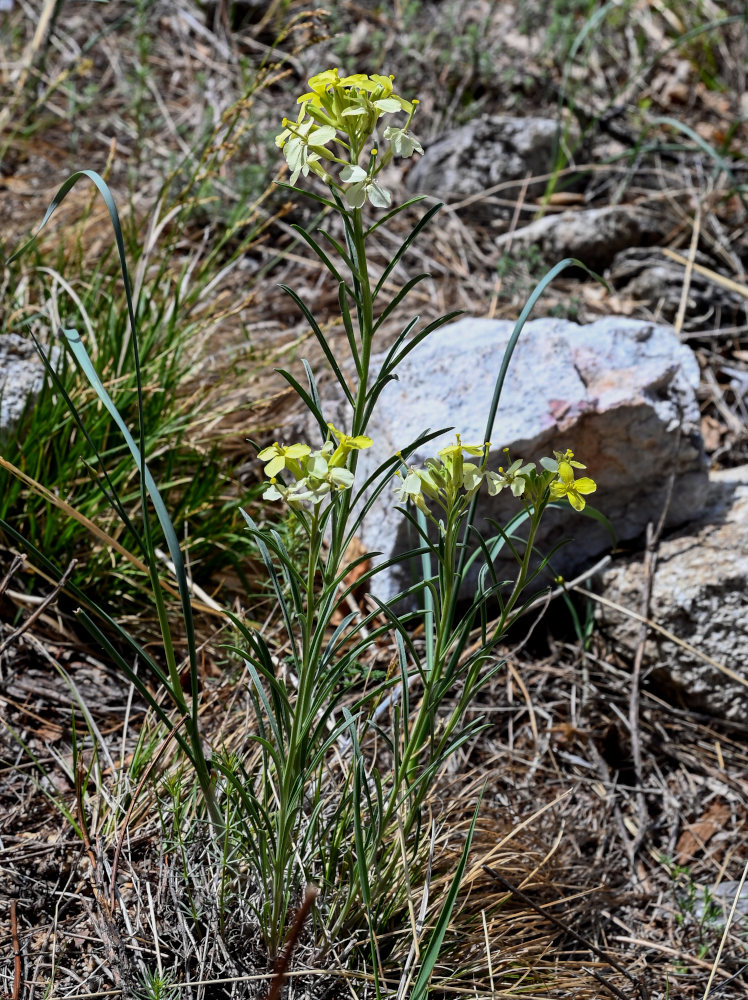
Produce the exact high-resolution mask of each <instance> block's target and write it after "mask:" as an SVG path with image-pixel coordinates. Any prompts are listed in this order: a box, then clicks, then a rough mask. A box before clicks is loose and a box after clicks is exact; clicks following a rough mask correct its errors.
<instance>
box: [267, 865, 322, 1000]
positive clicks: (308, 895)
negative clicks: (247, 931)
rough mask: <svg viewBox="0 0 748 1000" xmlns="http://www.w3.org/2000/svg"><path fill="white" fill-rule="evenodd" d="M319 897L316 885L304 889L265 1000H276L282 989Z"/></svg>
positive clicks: (276, 962)
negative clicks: (302, 897) (302, 898)
mask: <svg viewBox="0 0 748 1000" xmlns="http://www.w3.org/2000/svg"><path fill="white" fill-rule="evenodd" d="M318 895H319V889H318V888H317V887H316V885H308V886H307V887H306V892H305V893H304V901H303V902H302V904H301V906H300V907H299V908H298V910H297V911H296V914H295V916H294V918H293V923H292V924H291V930H290V931H289V932H288V937H287V939H286V944H285V946H284V947H283V950H282V951H281V953H280V955H278V958H277V959H276V960H275V968H274V970H273V973H274V975H273V978H272V980H271V981H270V990H269V992H268V996H267V1000H278V998H279V997H280V994H281V990H282V989H283V983H284V982H285V979H286V973H287V972H288V967H289V965H290V964H291V958H292V957H293V953H294V949H295V948H296V945H297V943H298V940H299V935H300V934H301V932H302V930H303V929H304V924H305V923H306V920H307V917H308V916H309V913H310V911H311V909H312V906H314V901H315V899H316V898H317V896H318Z"/></svg>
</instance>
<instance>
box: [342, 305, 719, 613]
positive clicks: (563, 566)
mask: <svg viewBox="0 0 748 1000" xmlns="http://www.w3.org/2000/svg"><path fill="white" fill-rule="evenodd" d="M512 329H513V325H512V324H511V323H509V322H506V321H498V320H487V319H474V318H465V319H462V320H460V321H459V322H457V323H451V324H449V325H448V326H445V327H443V328H442V329H440V330H438V331H436V332H435V333H434V334H432V335H431V336H430V337H429V338H428V339H427V340H426V341H424V343H423V344H421V345H419V346H418V348H416V349H415V350H414V351H413V353H412V354H411V355H410V356H409V357H408V358H407V359H406V361H405V362H404V363H403V364H402V365H401V367H400V368H399V369H398V371H399V381H397V382H393V383H391V384H390V385H388V386H387V387H386V388H385V390H384V392H383V393H382V396H381V399H380V403H379V405H378V407H377V410H376V412H375V416H374V419H373V422H372V423H371V424H370V425H369V430H368V433H369V434H370V435H371V437H372V438H373V440H374V442H375V445H374V447H373V448H371V449H368V450H367V451H364V452H362V453H361V457H360V462H359V473H358V475H359V476H360V477H362V478H361V479H360V481H362V482H363V481H364V479H365V477H366V476H367V475H368V474H369V473H371V472H372V471H373V470H374V469H375V468H376V467H377V466H378V465H379V464H380V462H382V461H384V460H385V459H386V458H387V457H388V456H390V455H392V454H394V453H395V452H397V451H399V450H400V449H402V448H403V447H406V446H407V445H408V444H409V443H410V442H412V441H413V440H414V439H415V438H416V437H417V436H418V435H419V433H421V432H422V431H424V430H426V429H427V428H429V427H431V428H434V429H437V428H442V427H454V428H455V430H457V431H459V432H460V433H461V435H462V440H463V441H464V442H465V443H480V442H482V441H483V440H484V431H485V423H486V417H487V413H488V408H489V404H490V401H491V397H492V394H493V386H494V381H495V379H496V375H497V373H498V370H499V366H500V363H501V359H502V355H503V352H504V347H505V345H506V344H507V342H508V340H509V337H510V336H511V333H512ZM698 379H699V371H698V364H697V362H696V358H695V356H694V355H693V353H692V352H691V350H690V349H689V348H688V347H686V346H685V345H683V344H681V343H680V341H679V339H678V337H677V336H676V335H675V333H674V331H673V330H672V329H671V328H668V327H663V326H656V325H654V324H651V323H644V322H640V321H636V320H630V319H621V318H619V317H608V318H605V319H601V320H598V321H597V322H595V323H592V324H589V325H587V326H579V325H577V324H576V323H571V322H568V321H565V320H558V319H539V320H535V321H533V322H530V323H528V324H527V325H526V326H525V329H524V330H523V332H522V335H521V337H520V339H519V343H518V345H517V349H516V351H515V354H514V357H513V359H512V363H511V365H510V368H509V373H508V376H507V379H506V383H505V386H504V392H503V395H502V400H501V404H500V406H499V411H498V415H497V419H496V422H495V425H494V430H493V433H492V434H491V442H492V447H491V457H490V464H491V465H492V466H493V467H496V466H497V465H499V464H500V463H501V462H502V461H504V457H503V455H502V449H503V448H504V447H505V446H507V447H509V448H510V450H511V455H512V457H513V458H519V457H522V458H524V459H526V460H537V459H538V458H540V457H542V456H543V455H549V454H551V452H552V451H553V450H554V449H556V450H561V451H563V450H565V449H566V448H568V447H571V448H572V449H573V450H574V452H575V453H576V455H577V456H578V457H579V458H580V460H582V461H584V462H585V463H586V465H587V466H588V474H589V475H591V476H592V477H593V478H594V479H595V480H596V481H597V483H598V492H597V493H596V494H595V496H594V498H593V499H594V504H595V506H596V507H598V508H599V509H600V510H601V511H603V512H604V513H605V514H606V515H607V517H608V518H609V519H610V520H611V522H612V523H613V525H614V527H615V530H616V533H617V536H618V538H619V539H620V540H625V539H635V538H637V537H638V536H640V535H642V533H643V532H644V530H645V528H646V525H647V523H648V522H649V521H650V520H653V519H654V520H656V519H657V518H658V517H659V515H660V512H661V510H662V505H663V503H664V498H665V493H666V484H667V479H668V476H669V474H670V472H671V471H673V472H674V475H675V483H676V486H675V491H674V497H673V502H672V505H671V508H670V517H669V523H670V524H671V525H679V524H683V523H684V522H686V521H688V520H690V519H693V518H694V517H695V516H697V515H698V514H699V513H700V512H701V510H702V508H703V504H704V494H705V490H706V485H707V474H706V468H705V463H704V455H703V447H702V441H701V436H700V433H699V410H698V406H697V402H696V395H695V390H696V386H697V385H698ZM327 414H329V417H328V419H333V420H334V422H335V423H336V426H348V424H349V417H348V413H347V410H346V407H345V406H343V405H341V404H340V401H337V403H333V404H328V405H327V407H326V415H327ZM338 421H340V423H338ZM679 427H680V428H681V434H680V441H679V446H678V450H677V452H676V443H677V442H678V433H677V432H678V428H679ZM450 439H453V434H451V433H450V434H446V435H444V436H443V437H442V438H440V439H438V440H437V441H436V442H433V443H432V444H429V445H427V446H426V448H425V450H423V451H422V452H420V453H417V454H416V455H415V456H414V458H413V462H414V463H415V464H418V463H420V462H422V461H423V459H425V458H426V457H428V456H429V455H432V454H434V453H435V452H436V450H437V449H438V448H439V447H442V446H443V445H444V444H445V443H447V442H448V441H449V440H450ZM507 493H508V491H505V492H504V493H502V494H501V495H500V496H499V497H495V498H489V497H488V496H487V495H486V496H485V497H483V496H481V499H480V506H479V524H481V525H482V526H483V527H484V529H485V530H486V531H490V532H491V533H493V529H490V528H489V527H488V526H487V519H488V518H496V519H498V520H499V521H500V522H501V523H505V522H506V520H508V518H509V517H511V516H512V514H513V513H516V512H517V509H518V507H517V501H516V500H514V498H512V497H511V496H507ZM568 535H572V536H574V539H575V541H574V543H573V544H572V545H569V546H567V547H565V548H564V549H562V550H561V551H560V552H559V553H558V554H557V556H556V557H554V563H553V568H554V570H555V571H556V572H560V573H562V574H563V575H565V576H567V577H569V576H571V575H572V574H573V573H575V572H576V571H577V570H579V569H580V567H582V566H584V565H586V564H588V563H589V562H590V561H591V560H592V559H594V558H595V557H597V556H599V555H600V554H601V553H602V552H604V551H606V550H607V549H609V548H610V537H609V535H608V534H607V533H606V531H605V530H604V529H603V528H602V527H601V526H600V525H599V524H597V523H596V522H593V521H591V520H589V519H587V518H585V517H582V516H580V515H579V514H576V513H574V512H573V511H571V510H570V509H569V511H568V513H563V514H562V513H561V512H556V511H551V512H549V514H548V516H547V518H546V520H545V521H544V528H543V531H542V534H541V537H540V538H539V545H540V547H541V548H542V549H543V550H545V551H547V550H548V549H550V547H551V546H552V545H554V544H555V542H557V541H558V540H559V539H560V538H563V537H567V536H568ZM361 540H362V541H363V543H364V545H365V546H366V547H367V548H369V549H372V550H376V551H380V552H382V556H381V558H382V559H386V558H389V557H391V556H392V555H394V554H395V553H397V552H402V551H404V550H405V549H407V548H408V547H409V543H410V530H409V525H408V522H407V521H406V520H405V519H404V518H403V517H402V515H401V514H400V513H399V512H398V511H397V510H395V509H394V500H393V498H392V494H391V493H389V491H387V493H386V495H385V496H384V497H382V498H380V500H379V501H378V502H377V503H376V504H375V505H374V506H373V507H372V509H371V511H370V512H369V514H368V515H367V518H366V520H365V522H364V525H363V529H362V532H361ZM498 571H499V573H500V575H502V576H513V575H514V565H513V564H512V563H510V562H506V563H499V564H498ZM406 583H407V576H406V575H404V571H403V572H396V571H394V570H388V571H386V572H383V573H382V574H380V575H378V576H377V577H376V578H375V581H374V583H373V590H374V592H375V593H376V594H377V596H379V597H381V598H384V599H387V598H390V597H391V596H392V595H393V594H394V593H397V592H398V591H399V590H400V589H401V588H402V586H403V585H404V584H406Z"/></svg>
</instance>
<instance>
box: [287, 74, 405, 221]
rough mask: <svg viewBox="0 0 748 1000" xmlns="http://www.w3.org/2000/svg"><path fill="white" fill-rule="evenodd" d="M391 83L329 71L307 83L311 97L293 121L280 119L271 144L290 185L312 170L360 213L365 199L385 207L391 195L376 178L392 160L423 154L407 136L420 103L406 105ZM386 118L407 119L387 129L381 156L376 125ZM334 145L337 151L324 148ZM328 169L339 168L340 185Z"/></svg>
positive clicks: (305, 97)
mask: <svg viewBox="0 0 748 1000" xmlns="http://www.w3.org/2000/svg"><path fill="white" fill-rule="evenodd" d="M392 80H393V77H391V76H379V75H378V74H376V73H374V74H373V75H371V76H366V74H364V73H354V74H353V75H352V76H344V77H341V76H340V74H339V72H338V70H337V69H327V70H325V71H324V72H323V73H318V74H317V75H316V76H313V77H312V78H311V79H310V80H309V87H310V91H309V93H306V94H302V95H301V97H300V98H299V99H298V102H297V103H298V104H300V105H301V107H300V109H299V114H298V117H297V119H296V121H295V122H292V121H289V119H288V118H284V119H283V131H282V132H281V133H280V135H278V136H276V139H275V142H276V145H277V146H279V147H280V148H281V149H282V150H283V155H284V156H285V158H286V162H287V163H288V165H289V167H290V168H291V184H296V181H297V180H298V179H299V174H301V175H303V176H304V177H308V176H309V173H310V171H311V172H312V173H314V174H316V175H317V176H318V177H321V178H322V180H323V181H324V182H325V183H326V184H328V185H329V186H330V187H331V188H334V189H337V190H340V191H344V194H345V198H346V201H347V202H348V204H349V205H350V206H351V207H352V208H361V206H362V205H363V204H364V202H365V201H366V200H367V198H368V200H369V201H370V202H371V204H372V205H374V206H375V207H376V208H387V206H388V205H389V204H390V194H389V191H386V190H385V189H384V188H383V187H382V186H381V184H380V183H379V182H378V181H377V180H376V178H377V175H378V174H379V173H380V172H381V171H382V169H383V168H384V167H385V166H387V164H388V163H389V162H390V160H391V159H392V157H393V156H403V157H407V156H412V154H413V153H414V152H419V153H422V152H423V149H422V148H421V144H420V143H419V142H418V140H417V139H416V138H415V137H414V136H413V135H411V134H410V132H409V131H408V127H409V125H410V123H411V121H412V119H413V115H414V114H415V110H416V106H417V104H418V101H415V100H414V101H406V100H405V98H403V97H400V96H399V95H398V94H396V93H395V92H394V90H393V87H392ZM390 114H405V115H407V118H406V121H405V124H404V125H402V126H400V127H399V126H396V125H388V126H387V128H385V130H384V132H383V135H382V140H384V142H385V143H387V145H386V147H385V148H384V151H383V152H382V153H381V155H380V150H379V149H378V148H377V146H378V145H380V144H381V142H380V138H379V136H378V135H377V125H378V123H379V120H380V119H381V118H382V117H383V116H384V115H390ZM372 138H374V141H375V145H374V146H373V147H372V148H370V149H369V150H368V153H367V155H366V157H365V159H366V163H365V165H363V166H362V165H361V164H360V163H359V159H360V158H361V156H362V154H363V153H364V152H365V147H366V146H367V144H368V142H369V140H370V139H372ZM333 142H334V143H335V149H336V151H335V152H333V151H332V150H331V149H330V148H328V147H329V146H330V144H331V143H333ZM332 164H339V165H340V166H341V168H342V169H341V170H340V172H339V177H338V180H335V178H334V177H333V176H332V175H331V174H330V173H329V171H328V169H327V168H328V167H329V168H330V169H332ZM343 185H347V187H345V188H344V187H343Z"/></svg>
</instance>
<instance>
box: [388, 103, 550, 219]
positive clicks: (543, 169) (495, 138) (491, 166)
mask: <svg viewBox="0 0 748 1000" xmlns="http://www.w3.org/2000/svg"><path fill="white" fill-rule="evenodd" d="M559 138H560V130H559V124H558V122H557V121H555V120H554V119H553V118H512V117H506V116H501V115H495V116H492V117H483V118H476V119H474V120H473V121H471V122H468V124H467V125H462V126H461V127H460V128H456V129H452V130H451V131H450V132H446V133H445V134H444V135H443V136H440V137H439V138H438V139H437V140H436V141H435V142H432V143H431V144H430V145H428V146H427V147H426V149H425V152H424V154H423V156H421V157H420V159H419V160H418V162H417V163H416V164H415V166H414V167H413V169H412V170H411V171H410V172H409V173H408V176H407V180H406V186H407V187H408V188H409V189H410V190H412V191H423V192H425V193H426V194H431V195H434V196H435V197H437V198H445V199H448V200H451V201H454V200H455V199H462V198H465V197H467V196H469V195H478V194H482V193H483V192H484V191H486V190H487V189H488V188H491V187H494V186H495V185H497V184H503V183H504V182H506V181H512V180H517V181H524V180H525V178H526V177H528V176H536V175H541V174H547V173H549V172H550V171H551V170H552V169H553V163H554V155H555V154H554V150H555V147H556V143H557V141H559ZM517 187H519V185H517ZM544 190H545V182H543V181H540V182H535V183H533V184H530V185H529V187H528V190H527V192H526V196H527V197H528V198H536V197H538V196H539V195H541V194H542V193H543V191H544ZM516 193H517V189H514V190H508V191H506V192H505V193H504V197H506V198H513V197H514V195H516ZM474 212H477V213H478V214H479V215H489V216H490V215H491V214H493V215H495V214H497V212H496V210H494V211H491V210H490V209H489V207H488V206H487V205H486V204H478V203H476V205H475V206H474Z"/></svg>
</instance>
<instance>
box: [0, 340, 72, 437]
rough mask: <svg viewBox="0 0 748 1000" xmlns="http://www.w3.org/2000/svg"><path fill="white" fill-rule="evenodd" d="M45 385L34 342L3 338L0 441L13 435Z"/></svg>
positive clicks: (1, 353)
mask: <svg viewBox="0 0 748 1000" xmlns="http://www.w3.org/2000/svg"><path fill="white" fill-rule="evenodd" d="M57 355H59V351H58V352H57ZM43 385H44V365H43V364H42V361H41V359H40V358H39V355H38V354H37V353H36V348H35V347H34V344H33V342H32V341H31V340H28V339H27V338H25V337H21V336H19V334H17V333H4V334H2V335H0V439H1V438H7V437H8V436H9V435H10V434H12V433H13V431H14V429H15V428H16V426H17V424H18V421H19V420H20V419H21V416H22V414H23V410H24V407H25V406H26V405H27V403H28V402H29V400H33V399H35V398H36V396H38V395H39V393H40V391H41V388H42V386H43Z"/></svg>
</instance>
